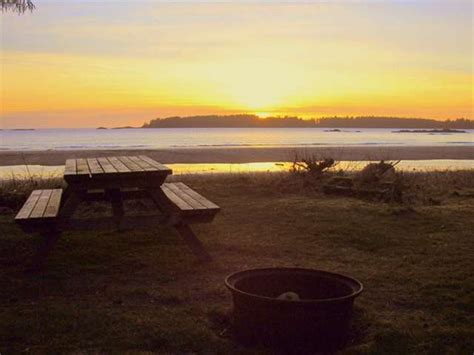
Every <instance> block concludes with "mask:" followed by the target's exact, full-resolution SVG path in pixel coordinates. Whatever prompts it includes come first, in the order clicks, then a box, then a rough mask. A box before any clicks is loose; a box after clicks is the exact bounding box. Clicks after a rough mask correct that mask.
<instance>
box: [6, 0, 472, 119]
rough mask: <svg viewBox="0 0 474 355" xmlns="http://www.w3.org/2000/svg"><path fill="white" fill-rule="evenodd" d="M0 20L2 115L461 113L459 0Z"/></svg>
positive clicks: (111, 8)
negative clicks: (0, 29)
mask: <svg viewBox="0 0 474 355" xmlns="http://www.w3.org/2000/svg"><path fill="white" fill-rule="evenodd" d="M1 21H2V23H1V27H2V51H1V52H2V53H1V55H2V58H1V63H2V68H1V86H2V98H1V102H2V107H1V117H2V120H1V125H2V126H3V127H95V126H99V125H104V126H120V125H141V124H142V123H143V122H145V121H148V120H150V119H152V118H155V117H166V116H170V115H193V114H210V113H213V114H226V113H236V112H239V113H240V112H248V113H262V115H272V114H280V115H285V114H288V115H298V116H301V117H307V118H309V117H321V116H327V115H331V116H333V115H343V116H345V115H387V116H402V117H427V118H436V119H446V118H458V117H466V118H472V116H473V115H472V110H473V82H472V78H473V76H472V74H473V73H472V59H473V58H472V27H471V26H472V12H471V2H470V1H449V2H448V1H446V2H431V1H412V2H403V3H396V2H393V1H392V2H391V1H378V2H367V3H362V2H360V3H359V2H334V3H332V4H328V3H310V4H296V5H288V4H273V3H270V2H268V3H264V4H253V3H241V4H236V3H220V4H217V3H205V4H200V3H163V2H158V1H157V2H144V3H141V5H137V4H134V3H125V2H119V1H110V2H107V1H106V2H102V3H100V4H99V3H95V2H80V1H71V2H69V1H68V2H64V1H63V2H59V1H54V2H53V1H37V10H35V11H34V12H33V13H32V14H26V15H23V16H18V15H14V14H3V15H2V17H1Z"/></svg>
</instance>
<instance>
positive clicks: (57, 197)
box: [43, 189, 63, 218]
mask: <svg viewBox="0 0 474 355" xmlns="http://www.w3.org/2000/svg"><path fill="white" fill-rule="evenodd" d="M62 194H63V190H62V189H54V190H53V192H52V193H51V197H50V198H49V202H48V206H47V207H46V210H45V211H44V214H43V218H54V217H57V215H58V213H59V207H60V205H61V196H62Z"/></svg>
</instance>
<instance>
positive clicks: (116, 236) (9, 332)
mask: <svg viewBox="0 0 474 355" xmlns="http://www.w3.org/2000/svg"><path fill="white" fill-rule="evenodd" d="M185 180H186V183H188V184H189V185H190V186H191V187H193V188H194V189H196V190H197V191H199V192H200V193H202V194H203V195H204V196H206V197H208V198H209V199H211V200H212V201H214V202H216V203H217V204H219V205H220V206H221V207H222V211H221V213H220V214H219V215H218V216H217V217H216V219H215V221H214V222H213V223H212V224H208V225H200V226H195V230H196V232H197V234H198V236H199V238H200V239H201V240H202V241H203V243H204V244H205V245H206V247H207V248H208V250H209V252H210V253H211V255H213V257H214V258H215V260H214V261H213V262H211V263H207V264H205V263H200V262H198V261H197V260H196V259H195V258H194V256H193V255H192V254H191V253H190V252H189V251H188V249H187V248H186V246H185V245H184V243H183V242H182V241H181V240H180V239H179V238H178V236H177V235H176V234H175V233H174V232H173V231H172V230H170V229H168V228H166V227H163V228H160V229H158V230H148V231H147V230H144V231H125V232H116V231H109V232H97V233H94V232H91V233H83V232H69V233H64V235H63V236H62V238H61V239H60V241H59V243H58V245H57V247H56V248H55V250H54V251H53V253H52V255H51V257H50V258H49V261H48V265H47V269H46V271H45V272H44V273H42V274H41V275H30V274H27V273H25V271H24V270H25V267H26V265H27V263H28V262H29V260H30V257H31V255H32V253H33V252H34V249H35V247H36V245H37V243H38V241H39V237H38V236H35V237H32V236H29V235H25V234H24V233H23V232H21V231H20V230H19V229H18V228H17V227H16V226H15V225H14V223H13V222H12V219H13V215H12V214H6V215H3V216H0V268H1V271H0V353H2V354H8V353H11V352H21V351H27V350H29V351H31V352H44V353H54V352H97V351H98V352H100V351H107V352H125V351H131V352H141V351H143V352H147V351H151V352H165V353H166V352H167V353H176V352H180V353H193V352H194V353H218V354H225V353H247V352H248V353H266V352H268V353H271V352H272V351H271V350H269V349H246V348H243V347H240V346H239V345H237V344H236V343H234V342H233V340H232V337H231V331H230V314H231V298H230V294H229V292H228V291H227V290H226V288H225V287H224V284H223V279H224V277H225V276H226V275H227V274H229V273H231V272H234V271H238V270H242V269H247V268H253V267H268V266H299V267H308V268H319V269H324V270H328V271H335V272H341V273H344V274H348V275H350V276H354V277H356V278H358V279H359V280H361V281H362V282H363V283H364V286H365V291H364V293H363V294H362V295H361V296H360V297H359V298H358V299H357V300H356V312H355V319H354V326H353V328H354V329H353V332H352V335H351V342H350V344H349V346H348V347H347V348H346V350H345V352H347V353H351V354H352V353H373V354H383V353H393V354H407V353H439V354H444V353H452V354H462V353H465V354H471V353H472V351H473V350H474V342H473V340H474V317H473V314H474V273H473V270H474V240H473V239H474V232H473V231H474V199H473V194H472V193H463V191H461V193H456V194H450V195H443V196H441V197H440V196H437V197H436V200H435V202H432V203H427V202H424V201H425V200H426V201H429V200H427V199H424V200H423V201H422V202H419V203H414V204H410V206H406V205H390V204H383V203H375V202H370V201H362V200H356V199H351V198H344V197H330V196H324V195H322V194H320V193H318V192H317V191H313V190H312V189H311V188H307V187H305V185H304V184H300V183H295V184H294V185H292V183H291V181H287V180H286V179H283V178H282V179H272V178H266V177H260V178H256V177H254V176H247V175H242V176H230V177H212V178H208V179H206V178H202V177H196V178H193V177H187V178H185ZM469 184H472V183H471V182H469ZM468 188H471V189H472V186H468ZM466 191H467V190H466ZM469 191H471V190H469ZM22 198H23V197H22ZM90 208H93V209H94V210H100V206H95V207H92V206H91V207H90Z"/></svg>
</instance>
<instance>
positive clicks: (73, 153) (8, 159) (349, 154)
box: [0, 146, 474, 166]
mask: <svg viewBox="0 0 474 355" xmlns="http://www.w3.org/2000/svg"><path fill="white" fill-rule="evenodd" d="M296 153H298V154H299V155H300V156H303V155H311V154H314V155H316V156H318V157H332V158H334V159H336V160H360V161H364V160H379V159H385V160H390V159H392V160H393V159H402V160H429V159H474V147H469V146H460V147H408V146H404V147H393V146H390V147H380V146H378V147H367V146H364V147H354V146H352V147H347V146H346V147H331V148H326V147H325V148H322V147H310V148H250V147H246V148H180V149H154V150H48V151H2V152H0V166H8V165H24V164H29V165H63V164H64V162H65V160H66V159H67V158H74V157H76V158H78V157H81V158H89V157H99V156H111V155H141V154H144V155H148V156H149V157H151V158H154V159H156V160H158V161H160V162H162V163H165V164H166V163H168V164H170V163H250V162H275V161H292V160H293V158H294V156H295V154H296Z"/></svg>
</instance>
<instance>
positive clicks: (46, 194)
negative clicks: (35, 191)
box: [30, 190, 53, 218]
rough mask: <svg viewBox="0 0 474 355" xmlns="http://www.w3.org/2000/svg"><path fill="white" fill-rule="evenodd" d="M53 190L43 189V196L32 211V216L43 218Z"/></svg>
mask: <svg viewBox="0 0 474 355" xmlns="http://www.w3.org/2000/svg"><path fill="white" fill-rule="evenodd" d="M52 192H53V190H41V196H40V197H39V199H38V202H37V203H36V205H35V207H34V208H33V211H31V214H30V218H42V217H43V214H44V212H45V210H46V207H47V206H48V201H49V198H50V197H51V193H52Z"/></svg>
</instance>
